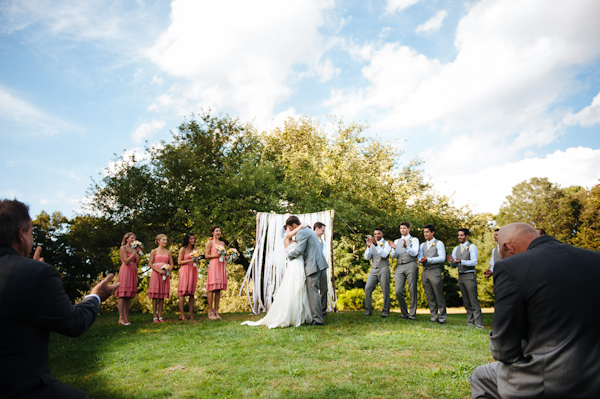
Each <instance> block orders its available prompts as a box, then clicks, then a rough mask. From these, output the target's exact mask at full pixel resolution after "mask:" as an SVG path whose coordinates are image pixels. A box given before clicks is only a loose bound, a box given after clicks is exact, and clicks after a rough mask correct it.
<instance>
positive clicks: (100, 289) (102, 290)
mask: <svg viewBox="0 0 600 399" xmlns="http://www.w3.org/2000/svg"><path fill="white" fill-rule="evenodd" d="M114 277H115V275H114V274H112V273H111V274H109V275H108V276H106V278H105V279H104V280H102V281H100V283H98V285H96V286H95V287H94V288H92V292H91V294H95V295H98V296H99V297H100V300H101V301H104V300H106V298H108V297H109V296H111V295H112V294H114V292H115V290H116V289H117V287H119V285H121V283H116V284H113V285H108V283H110V282H111V281H112V279H113V278H114Z"/></svg>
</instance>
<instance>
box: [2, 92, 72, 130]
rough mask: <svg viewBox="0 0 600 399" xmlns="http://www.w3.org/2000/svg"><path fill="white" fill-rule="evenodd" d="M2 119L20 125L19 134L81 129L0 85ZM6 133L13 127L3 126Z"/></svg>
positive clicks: (7, 122) (10, 123) (13, 124)
mask: <svg viewBox="0 0 600 399" xmlns="http://www.w3.org/2000/svg"><path fill="white" fill-rule="evenodd" d="M0 121H4V122H5V123H6V124H8V125H12V126H18V129H16V130H18V131H19V132H21V133H19V134H22V133H23V132H27V133H26V134H27V135H28V136H39V135H48V136H53V135H57V134H59V133H64V132H72V131H77V130H81V129H80V128H78V127H76V126H74V125H72V124H70V123H68V122H64V121H62V120H60V119H59V118H57V117H55V116H52V115H50V114H48V113H46V112H44V111H43V110H41V109H39V108H38V107H36V106H35V105H33V104H30V103H29V102H27V101H24V100H22V99H20V98H19V97H17V96H15V95H13V94H12V93H10V92H9V91H7V90H6V89H4V88H2V87H0ZM3 130H4V133H8V132H9V131H10V130H11V128H9V127H3Z"/></svg>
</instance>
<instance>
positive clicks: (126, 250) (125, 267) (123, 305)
mask: <svg viewBox="0 0 600 399" xmlns="http://www.w3.org/2000/svg"><path fill="white" fill-rule="evenodd" d="M134 241H135V234H133V233H131V232H129V233H127V234H125V236H124V237H123V241H122V242H121V248H120V249H119V256H120V257H121V268H120V269H119V278H118V279H117V281H118V282H119V283H121V285H120V286H119V288H117V290H116V291H115V296H116V297H117V298H119V303H118V309H119V324H121V325H123V326H128V325H130V324H131V323H130V322H129V307H130V306H131V299H132V298H133V297H135V295H136V294H137V268H138V266H139V264H140V260H141V256H140V255H139V254H138V252H137V251H138V249H137V248H136V249H133V248H131V244H132V243H133V242H134ZM140 249H141V250H143V249H144V248H143V247H142V248H140Z"/></svg>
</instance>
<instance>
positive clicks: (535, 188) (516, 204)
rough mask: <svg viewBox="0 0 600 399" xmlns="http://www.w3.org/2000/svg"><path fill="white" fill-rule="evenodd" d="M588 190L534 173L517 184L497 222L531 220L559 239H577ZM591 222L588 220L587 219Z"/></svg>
mask: <svg viewBox="0 0 600 399" xmlns="http://www.w3.org/2000/svg"><path fill="white" fill-rule="evenodd" d="M588 197H589V196H588V190H586V189H584V188H583V187H580V186H570V187H566V188H562V187H560V186H559V185H557V184H554V183H552V182H550V181H549V180H548V178H545V177H544V178H537V177H534V178H532V179H529V180H527V181H523V182H521V183H519V184H517V185H515V186H514V187H513V189H512V193H511V195H509V196H507V197H506V199H505V201H504V203H503V205H502V207H501V208H500V211H499V213H498V218H497V220H498V223H499V224H500V225H505V224H508V223H513V222H524V223H529V224H531V225H532V226H534V227H535V228H542V229H544V230H546V233H547V234H549V235H552V236H554V237H556V238H557V239H559V240H561V241H564V242H568V243H575V242H576V241H577V240H576V236H577V235H578V234H579V232H580V230H581V228H582V220H581V217H582V212H583V209H584V207H586V206H587V209H588V211H587V212H588V214H589V215H593V205H592V206H591V207H590V205H591V204H590V205H588V204H587V203H588V201H589V198H588ZM586 223H589V220H586Z"/></svg>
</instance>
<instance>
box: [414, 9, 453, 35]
mask: <svg viewBox="0 0 600 399" xmlns="http://www.w3.org/2000/svg"><path fill="white" fill-rule="evenodd" d="M447 16H448V12H447V11H446V10H440V11H438V12H436V13H435V15H434V16H433V17H431V18H430V19H429V20H427V21H425V22H424V23H422V24H421V25H419V26H417V29H416V30H415V32H416V33H421V32H423V33H433V32H436V31H438V30H440V28H441V27H442V23H443V22H444V19H446V17H447Z"/></svg>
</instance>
